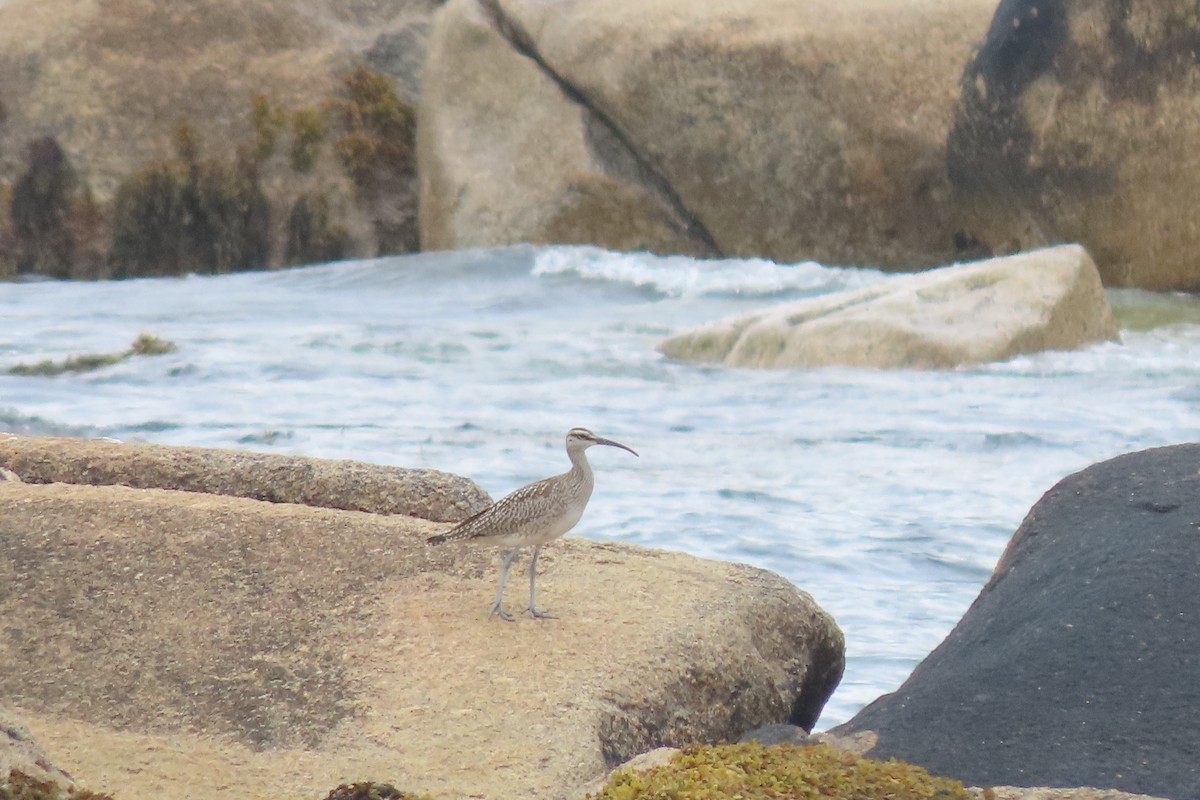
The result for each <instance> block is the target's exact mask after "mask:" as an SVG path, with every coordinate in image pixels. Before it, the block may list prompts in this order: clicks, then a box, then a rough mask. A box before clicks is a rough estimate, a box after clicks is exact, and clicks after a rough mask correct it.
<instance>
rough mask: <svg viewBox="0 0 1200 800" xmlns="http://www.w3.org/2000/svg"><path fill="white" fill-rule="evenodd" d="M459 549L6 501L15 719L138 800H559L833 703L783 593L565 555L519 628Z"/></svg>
mask: <svg viewBox="0 0 1200 800" xmlns="http://www.w3.org/2000/svg"><path fill="white" fill-rule="evenodd" d="M440 529H444V526H443V525H438V524H434V523H431V522H428V521H425V520H419V519H415V518H412V517H406V516H401V515H395V516H381V515H376V514H368V513H363V512H357V511H341V510H334V509H328V508H316V507H309V506H301V505H295V504H288V503H267V502H261V501H256V500H252V499H246V498H238V497H227V496H223V495H217V494H211V493H200V492H181V491H171V490H163V489H136V488H130V487H127V486H118V485H109V486H85V485H72V484H62V483H52V484H38V483H28V482H26V483H17V482H8V481H4V482H0V697H3V698H5V701H6V702H7V703H9V704H10V705H11V706H12V707H13V708H15V709H16V710H17V711H18V712H19V713H20V714H21V716H22V717H23V718H24V719H25V720H26V722H27V724H28V726H29V729H30V731H32V733H33V735H34V737H36V739H37V741H38V742H40V743H41V744H42V745H43V746H44V747H45V749H46V751H47V752H48V753H49V754H50V756H51V757H52V758H53V759H54V763H56V764H58V765H60V766H63V767H64V768H65V769H67V770H69V771H70V772H71V773H72V774H73V775H75V776H76V777H77V778H78V779H79V780H81V781H82V782H84V783H85V785H87V786H89V787H95V788H99V789H103V790H104V791H108V792H112V793H113V794H114V795H115V796H117V797H118V798H121V800H150V798H160V797H162V796H163V794H164V792H165V793H167V794H170V795H172V796H203V797H206V798H214V800H223V799H224V798H229V800H233V798H239V799H241V798H263V799H264V800H266V798H272V800H276V799H277V798H279V797H281V796H284V797H306V796H323V794H324V793H325V792H327V791H328V790H329V789H330V788H331V787H333V786H336V785H338V784H339V783H343V782H349V781H358V780H376V781H386V782H389V783H393V784H395V785H396V786H398V787H402V788H404V789H406V790H411V791H427V792H433V793H435V794H436V795H438V796H443V797H451V796H454V797H460V796H474V797H482V798H512V797H525V798H557V797H562V796H565V794H566V793H567V792H568V791H570V790H571V789H573V788H574V787H577V786H579V785H581V784H583V783H584V782H586V781H588V780H591V779H593V778H595V777H598V776H599V775H602V774H603V773H604V772H605V770H606V769H607V768H609V767H610V766H612V765H614V764H617V763H620V762H622V761H624V760H626V759H627V758H629V757H631V756H633V755H636V754H637V753H639V752H642V751H644V750H649V749H651V748H653V747H655V746H657V745H659V744H680V743H683V742H687V741H691V740H709V741H715V740H719V739H732V738H736V737H737V736H738V735H740V733H741V732H742V731H744V730H746V729H749V728H753V727H755V726H757V725H761V724H764V723H767V722H773V721H776V722H777V721H792V722H797V723H800V724H805V725H808V726H811V725H812V724H813V722H815V720H816V717H817V715H818V714H819V712H820V708H821V707H822V706H823V705H824V702H825V700H826V699H827V698H828V696H829V694H830V693H831V692H832V690H833V688H834V686H836V684H837V681H838V680H839V679H840V676H841V671H842V668H843V650H844V644H843V639H842V634H841V631H840V630H839V629H838V628H837V626H836V624H835V623H834V622H833V620H832V619H831V618H830V617H829V615H828V614H826V613H825V612H823V611H822V610H821V609H820V608H819V607H817V606H816V604H815V603H814V602H813V601H812V599H811V598H810V597H809V596H808V595H807V594H805V593H804V592H802V591H800V590H798V589H797V588H796V587H794V586H793V585H792V584H790V583H789V582H787V581H786V580H784V579H782V578H780V577H779V576H777V575H774V574H772V573H769V572H765V571H763V570H758V569H753V568H750V567H745V566H740V565H736V564H725V563H720V562H713V561H705V560H702V559H697V558H694V557H691V556H687V555H683V554H678V553H668V552H661V551H652V550H646V549H642V548H637V547H632V546H626V545H619V544H602V543H594V542H588V541H585V540H581V539H577V538H572V537H568V538H567V539H565V540H563V541H561V542H555V543H554V544H553V545H551V546H550V547H548V548H547V549H546V551H545V552H544V553H543V555H542V557H541V559H539V562H538V566H539V579H538V590H539V600H541V601H542V603H543V604H544V605H545V606H548V607H549V608H551V609H552V610H554V611H555V612H556V613H557V614H559V616H560V618H559V619H554V620H532V619H528V618H519V619H518V621H517V622H515V623H504V622H501V621H500V620H498V619H494V618H493V619H489V618H488V617H487V606H488V603H489V602H490V600H491V595H492V592H493V589H494V581H495V577H496V564H497V559H496V557H495V555H494V553H493V552H491V551H486V550H485V551H476V550H473V549H469V548H450V547H446V548H431V547H428V546H427V545H426V544H425V538H426V537H427V536H428V535H430V534H432V533H434V532H435V531H438V530H440ZM523 563H525V562H524V561H523V560H522V561H519V562H518V565H517V567H516V568H517V569H521V566H522V565H523ZM511 584H512V586H511V587H510V588H511V589H512V592H513V594H512V595H510V604H511V601H512V599H513V597H515V596H519V595H520V593H521V592H522V591H524V590H525V586H524V585H522V584H523V582H522V581H520V580H514V581H512V582H511Z"/></svg>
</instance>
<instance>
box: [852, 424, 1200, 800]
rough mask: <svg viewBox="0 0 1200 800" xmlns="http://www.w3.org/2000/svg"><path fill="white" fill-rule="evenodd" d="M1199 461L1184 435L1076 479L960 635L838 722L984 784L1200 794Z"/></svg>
mask: <svg viewBox="0 0 1200 800" xmlns="http://www.w3.org/2000/svg"><path fill="white" fill-rule="evenodd" d="M1198 463H1200V445H1196V444H1186V445H1178V446H1175V447H1164V448H1158V449H1154V450H1146V451H1143V452H1139V453H1132V454H1129V455H1125V456H1121V457H1119V458H1115V459H1112V460H1110V461H1106V462H1103V463H1101V464H1097V465H1095V466H1092V467H1089V468H1088V469H1086V470H1084V471H1082V472H1079V473H1077V474H1075V475H1072V476H1070V477H1068V478H1066V479H1064V480H1063V481H1061V482H1060V483H1059V484H1058V485H1057V486H1055V487H1054V488H1053V489H1051V490H1050V491H1049V492H1047V493H1046V495H1045V496H1044V497H1043V498H1042V499H1041V500H1040V501H1039V502H1038V503H1037V505H1035V506H1034V507H1033V509H1032V510H1031V511H1030V512H1029V515H1028V516H1027V517H1026V518H1025V521H1024V522H1023V523H1022V524H1021V527H1020V528H1019V529H1018V530H1017V532H1016V534H1014V536H1013V539H1012V541H1011V542H1010V543H1009V545H1008V548H1007V549H1006V550H1005V552H1004V555H1003V556H1002V557H1001V559H1000V562H999V563H998V564H997V566H996V570H995V572H994V573H993V575H992V578H991V580H990V581H989V582H988V584H987V586H985V587H984V589H983V591H982V592H981V593H980V595H979V597H978V598H976V600H975V602H974V603H973V604H972V605H971V608H970V609H969V610H968V611H967V613H966V614H965V615H964V616H963V618H962V620H961V621H960V622H959V623H958V625H957V626H956V627H955V629H954V630H953V631H952V632H951V633H950V635H949V636H948V637H947V638H946V640H945V641H944V642H942V644H941V645H939V646H938V648H937V649H936V650H934V651H933V652H932V653H931V654H930V655H929V657H928V658H926V659H925V660H924V661H923V662H922V663H921V664H920V665H919V666H918V667H917V668H916V670H914V671H913V674H912V676H911V677H909V679H908V680H907V681H906V682H905V683H904V685H903V686H901V687H900V688H899V689H898V690H897V691H896V692H894V693H893V694H888V695H884V696H883V697H881V698H879V699H878V700H876V701H875V702H874V703H872V704H871V705H870V706H868V707H867V708H865V709H864V710H863V711H862V712H860V713H859V714H858V715H857V716H855V717H854V718H853V719H852V720H850V721H849V722H847V723H846V724H845V725H842V726H839V727H838V728H835V729H834V730H833V731H832V733H834V734H837V735H857V736H859V737H863V736H868V737H869V738H870V740H871V741H873V746H871V747H869V748H868V749H867V753H868V754H870V755H873V756H877V757H881V758H884V757H889V756H895V757H897V758H901V759H905V760H909V761H912V762H914V763H917V764H921V765H923V766H925V767H927V768H928V769H930V770H932V771H934V772H936V773H938V774H942V775H950V776H953V777H956V778H959V779H961V780H962V781H964V782H966V783H969V784H975V785H991V784H1010V785H1020V786H1094V787H1103V788H1113V789H1119V790H1122V791H1126V792H1141V793H1145V794H1150V795H1155V796H1158V797H1166V798H1174V799H1175V800H1194V798H1197V797H1200V760H1198V759H1197V758H1196V742H1197V741H1200V717H1197V715H1196V714H1195V709H1196V708H1197V707H1198V706H1200V683H1198V682H1197V681H1196V679H1195V678H1196V675H1197V671H1198V670H1200V648H1198V647H1197V642H1200V595H1198V594H1197V592H1196V571H1197V566H1198V565H1200V536H1198V535H1197V521H1198V520H1200V474H1198V473H1197V464H1198ZM1005 796H1008V795H1005ZM1047 796H1049V795H1047Z"/></svg>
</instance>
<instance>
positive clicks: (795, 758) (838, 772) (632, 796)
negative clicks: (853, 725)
mask: <svg viewBox="0 0 1200 800" xmlns="http://www.w3.org/2000/svg"><path fill="white" fill-rule="evenodd" d="M588 797H589V798H593V799H594V800H651V798H653V799H654V800H725V798H731V797H737V798H741V799H742V800H768V798H789V800H971V797H972V796H971V795H970V794H969V793H968V792H967V791H966V789H965V788H963V785H962V784H961V783H960V782H958V781H955V780H951V779H949V778H939V777H935V776H933V775H930V774H929V773H928V772H926V771H925V770H924V769H922V768H921V767H918V766H915V765H913V764H908V763H905V762H903V761H897V760H895V759H891V760H888V761H879V760H876V759H872V758H863V757H860V756H856V755H853V754H851V753H846V752H844V751H841V750H836V749H834V748H832V747H830V746H828V745H824V744H818V745H792V744H779V745H770V746H764V745H761V744H758V743H757V742H747V743H743V744H726V745H711V746H710V745H705V746H694V747H689V748H686V749H684V750H683V751H681V752H680V753H677V754H676V755H675V756H674V757H673V758H672V759H671V761H670V762H669V763H668V764H665V765H663V766H659V767H654V768H651V769H649V770H646V771H645V772H630V771H618V772H616V773H615V774H614V775H613V776H612V777H611V778H610V779H609V781H608V783H607V784H606V785H605V787H604V788H603V789H602V790H601V791H600V793H599V794H596V795H588Z"/></svg>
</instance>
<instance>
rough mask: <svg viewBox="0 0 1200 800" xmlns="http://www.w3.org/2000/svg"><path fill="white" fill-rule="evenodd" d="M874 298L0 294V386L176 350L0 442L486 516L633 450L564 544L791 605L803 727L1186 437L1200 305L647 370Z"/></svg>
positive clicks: (755, 293) (749, 286)
mask: <svg viewBox="0 0 1200 800" xmlns="http://www.w3.org/2000/svg"><path fill="white" fill-rule="evenodd" d="M883 280H888V277H887V276H885V275H883V274H881V273H878V272H874V271H870V270H856V269H838V268H831V267H824V266H820V265H817V264H811V263H809V264H798V265H777V264H773V263H770V262H765V261H747V260H724V261H708V262H705V261H698V260H695V259H690V258H685V257H670V258H659V257H653V256H648V255H645V254H620V253H612V252H607V251H604V250H600V249H596V248H589V247H549V248H534V247H516V248H504V249H491V250H472V251H459V252H447V253H426V254H420V255H415V256H407V257H399V258H385V259H378V260H372V261H357V262H343V263H338V264H331V265H322V266H315V267H309V268H304V269H294V270H288V271H280V272H261V273H241V274H235V275H225V276H217V277H197V276H190V277H183V278H161V279H144V280H131V281H124V282H113V283H59V282H49V281H47V282H30V283H9V284H0V320H3V326H2V327H0V369H3V368H5V367H8V366H11V365H13V364H17V363H30V362H36V361H41V360H44V359H62V358H65V357H67V356H70V355H73V354H79V353H85V352H113V351H120V350H123V349H124V348H126V347H127V346H128V345H129V343H130V342H131V341H132V340H133V339H134V337H136V336H137V335H138V334H139V333H142V332H149V333H153V334H154V335H157V336H159V337H162V338H165V339H169V340H171V341H172V342H174V343H175V344H176V345H178V350H176V351H175V352H174V353H172V354H169V355H166V356H159V357H143V358H134V359H130V360H128V361H125V362H122V363H120V364H118V365H115V366H111V367H108V368H105V369H101V370H98V371H95V372H90V373H83V374H70V375H61V376H58V377H52V378H45V377H17V376H11V375H6V374H0V430H8V431H15V432H25V433H34V434H55V435H76V436H88V437H111V438H115V439H121V440H141V441H150V442H160V443H166V444H180V445H199V446H210V447H230V448H245V449H253V450H264V451H271V452H279V453H295V454H303V455H309V456H321V457H328V458H352V459H359V460H363V461H370V462H376V463H381V464H395V465H400V466H409V467H434V468H438V469H444V470H448V471H451V472H455V473H459V474H462V475H467V476H469V477H471V478H473V479H474V480H476V481H477V482H479V483H480V484H481V485H482V486H483V487H484V488H486V489H487V490H488V491H489V492H491V493H492V495H493V496H494V497H497V498H499V497H500V496H502V495H503V494H506V493H507V492H509V491H511V490H512V489H515V488H517V487H518V486H521V485H523V484H525V483H528V482H529V481H531V480H535V479H537V478H542V477H545V476H547V475H550V474H553V473H556V472H560V471H562V470H563V469H565V468H566V464H567V462H566V457H565V454H564V452H563V449H562V440H563V436H564V434H565V432H566V431H567V430H568V429H569V428H571V427H573V426H576V425H583V426H587V427H590V428H592V429H594V430H595V431H597V432H598V433H600V434H601V435H603V436H608V437H610V438H613V439H616V440H618V441H620V442H622V443H624V444H627V445H629V446H631V447H633V448H634V449H636V450H638V451H639V452H640V453H641V458H640V459H635V458H632V457H630V456H629V455H628V454H626V453H623V452H621V451H619V450H613V449H607V448H600V449H596V450H592V451H591V452H590V456H591V461H592V464H593V466H594V468H595V470H596V473H597V478H596V491H595V494H594V495H593V498H592V502H591V505H590V506H589V508H588V512H587V513H586V514H585V516H584V519H583V521H582V522H581V523H580V524H579V526H578V527H577V528H576V529H575V530H574V531H573V532H572V534H571V535H574V536H584V537H588V538H592V539H610V540H620V541H626V542H634V543H638V544H642V545H647V546H650V547H658V548H666V549H672V550H682V551H686V552H689V553H693V554H695V555H698V556H704V557H708V558H716V559H724V560H730V561H741V562H746V563H750V564H754V565H758V566H761V567H765V568H767V569H771V570H774V571H776V572H778V573H780V574H782V575H784V576H786V577H787V578H788V579H790V580H791V581H793V582H794V583H795V584H796V585H798V586H800V587H801V588H803V589H804V590H806V591H808V592H809V593H811V594H812V595H813V596H814V597H815V598H816V600H817V601H818V602H819V603H820V604H821V605H822V606H823V607H824V608H825V609H827V610H828V611H829V612H831V613H832V614H833V615H834V616H835V617H836V619H837V621H838V623H839V624H840V625H841V626H842V628H843V630H844V631H845V633H846V639H847V649H848V660H847V670H846V676H845V679H844V680H843V682H842V685H841V686H840V687H839V689H838V691H837V692H836V693H835V695H834V697H833V699H832V700H831V702H830V703H829V705H828V706H827V707H826V709H825V713H824V715H823V717H822V719H821V724H820V727H822V728H824V727H829V726H832V725H835V724H837V723H839V722H842V721H844V720H846V719H848V718H849V717H851V716H852V715H853V714H854V713H855V712H856V711H857V710H858V709H859V708H861V707H862V706H863V705H865V704H866V703H868V702H870V701H871V700H873V699H874V698H875V697H877V696H878V695H880V694H882V693H884V692H888V691H891V690H893V689H895V688H896V687H897V686H898V685H899V684H900V683H901V682H902V681H903V680H904V679H905V678H906V677H907V675H908V674H909V672H910V671H911V670H912V668H913V667H914V666H915V665H916V664H917V663H918V662H919V661H920V660H921V659H922V658H923V657H924V656H925V655H926V654H927V653H928V652H929V651H930V650H931V649H932V648H933V647H934V646H936V645H937V644H938V642H940V641H941V640H942V638H943V637H944V636H945V635H946V634H947V633H948V632H949V631H950V629H951V628H952V627H953V626H954V624H955V623H956V622H957V620H958V619H959V617H960V616H961V615H962V613H963V612H964V611H965V610H966V608H967V607H968V606H969V605H970V603H971V601H972V600H973V599H974V598H975V596H976V594H977V593H978V591H979V589H980V588H981V587H982V586H983V584H984V583H985V582H986V580H987V579H988V576H989V574H990V572H991V569H992V567H993V565H994V564H995V562H996V559H997V557H998V556H999V555H1000V553H1001V551H1002V550H1003V548H1004V546H1005V544H1006V543H1007V542H1008V540H1009V537H1010V536H1011V535H1012V533H1013V531H1014V530H1015V529H1016V527H1017V526H1018V525H1019V523H1020V521H1021V519H1022V518H1023V517H1024V515H1025V513H1026V512H1027V511H1028V509H1029V508H1030V506H1032V505H1033V504H1034V503H1035V502H1036V501H1037V500H1038V498H1039V497H1040V496H1041V495H1042V493H1043V492H1045V491H1046V490H1048V489H1049V488H1050V487H1051V486H1052V485H1053V484H1054V483H1055V482H1057V481H1058V480H1059V479H1061V478H1063V477H1064V476H1066V475H1068V474H1070V473H1072V472H1074V471H1077V470H1079V469H1082V468H1083V467H1086V466H1087V465H1089V464H1091V463H1094V462H1096V461H1099V460H1103V459H1106V458H1109V457H1112V456H1115V455H1118V454H1120V453H1124V452H1128V451H1132V450H1138V449H1142V448H1145V447H1151V446H1156V445H1163V444H1171V443H1176V442H1182V441H1191V440H1194V439H1195V438H1196V435H1195V431H1196V430H1197V427H1198V426H1200V304H1198V303H1197V302H1196V301H1195V300H1194V299H1192V298H1190V297H1183V296H1172V295H1153V294H1148V293H1141V292H1130V291H1124V292H1112V293H1110V300H1111V301H1112V302H1113V304H1114V307H1115V308H1116V309H1117V312H1118V318H1119V320H1120V321H1121V323H1122V342H1120V343H1107V344H1100V345H1097V346H1094V347H1090V348H1088V349H1085V350H1083V351H1079V352H1071V353H1059V352H1053V353H1044V354H1040V355H1036V356H1030V357H1022V358H1018V359H1015V360H1013V361H1009V362H1006V363H1001V364H991V365H986V366H981V367H973V368H969V369H958V370H950V371H941V372H884V371H876V370H864V369H845V368H829V369H818V370H780V371H756V370H734V369H724V368H714V367H708V366H697V365H692V364H687V363H678V362H673V361H669V360H667V359H665V358H663V357H662V356H661V355H660V354H659V353H658V352H657V351H656V350H655V345H656V343H657V342H658V341H659V340H660V339H662V338H663V337H665V336H667V335H669V334H672V333H675V332H678V331H682V330H685V329H687V328H689V327H692V326H695V325H698V324H701V323H704V322H707V321H710V320H713V319H716V318H719V317H722V316H725V315H728V314H731V313H737V312H742V311H749V310H753V309H757V308H761V307H764V306H767V305H770V304H774V303H779V302H784V301H787V300H791V299H795V298H798V297H804V296H810V295H815V294H821V293H825V292H831V291H837V290H841V289H846V288H851V287H857V286H862V285H866V284H869V283H872V282H876V281H883ZM662 601H663V602H664V603H669V602H671V598H670V597H663V599H662ZM564 611H565V609H564ZM556 624H569V618H568V622H559V623H556Z"/></svg>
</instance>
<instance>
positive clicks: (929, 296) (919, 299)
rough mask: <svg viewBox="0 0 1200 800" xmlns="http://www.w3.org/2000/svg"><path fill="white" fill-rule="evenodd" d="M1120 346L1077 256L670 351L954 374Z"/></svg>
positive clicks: (739, 363)
mask: <svg viewBox="0 0 1200 800" xmlns="http://www.w3.org/2000/svg"><path fill="white" fill-rule="evenodd" d="M1117 338H1118V335H1117V328H1116V324H1115V323H1114V322H1113V317H1112V309H1111V308H1110V307H1109V305H1108V300H1107V299H1106V298H1105V295H1104V287H1103V286H1102V285H1101V283H1100V276H1099V274H1098V273H1097V271H1096V265H1095V264H1094V263H1092V260H1091V258H1090V257H1089V256H1088V254H1087V252H1086V251H1085V250H1084V249H1083V248H1082V247H1079V246H1078V245H1063V246H1060V247H1054V248H1047V249H1045V250H1037V251H1034V252H1030V253H1021V254H1018V255H1015V256H1007V257H1005V258H995V259H989V260H987V261H978V262H974V263H971V264H956V265H953V266H949V267H943V268H942V269H937V270H930V271H928V272H922V273H919V274H916V275H905V276H902V277H893V278H889V279H887V280H885V281H883V282H881V283H878V284H875V285H873V286H869V287H867V288H865V289H859V290H853V291H846V292H837V293H833V294H828V295H822V296H820V297H815V298H811V299H806V300H798V301H795V302H792V303H786V304H783V305H779V306H775V307H772V308H768V309H766V310H764V311H755V312H751V313H749V314H743V315H739V316H736V317H730V318H727V319H724V320H719V321H717V322H713V323H709V324H707V325H703V326H701V327H699V328H696V329H693V330H691V331H685V332H683V333H680V334H677V335H675V336H672V337H670V338H668V339H666V340H664V341H663V342H661V343H660V344H659V350H660V351H661V352H662V353H663V354H664V355H666V356H667V357H668V358H675V359H680V360H685V361H696V362H699V363H705V364H721V365H723V366H727V367H766V368H789V367H792V368H808V367H822V366H832V365H844V366H854V367H874V368H882V369H898V368H906V369H948V368H951V367H956V366H962V365H967V364H978V363H985V362H991V361H1003V360H1006V359H1009V358H1012V357H1014V356H1018V355H1023V354H1026V353H1036V352H1039V351H1042V350H1073V349H1076V348H1079V347H1082V346H1084V345H1087V344H1091V343H1094V342H1100V341H1111V340H1115V339H1117Z"/></svg>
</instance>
